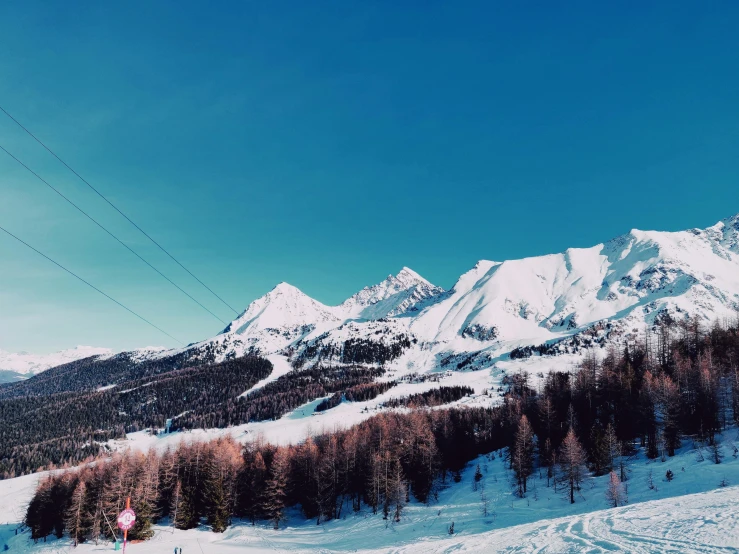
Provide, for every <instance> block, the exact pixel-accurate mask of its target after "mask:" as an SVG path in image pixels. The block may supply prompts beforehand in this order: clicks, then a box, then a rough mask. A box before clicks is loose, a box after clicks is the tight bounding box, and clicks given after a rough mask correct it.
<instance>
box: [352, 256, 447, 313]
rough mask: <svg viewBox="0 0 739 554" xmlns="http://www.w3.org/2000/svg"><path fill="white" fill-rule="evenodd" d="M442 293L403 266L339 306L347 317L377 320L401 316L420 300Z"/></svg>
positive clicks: (441, 290)
mask: <svg viewBox="0 0 739 554" xmlns="http://www.w3.org/2000/svg"><path fill="white" fill-rule="evenodd" d="M442 292H444V289H441V288H439V287H437V286H434V285H432V284H431V283H429V282H428V281H427V280H426V279H424V278H423V277H421V276H420V275H419V274H418V273H416V272H415V271H413V270H412V269H410V268H409V267H403V268H402V269H401V270H400V271H399V272H398V274H397V275H392V274H390V275H388V276H387V278H386V279H385V280H384V281H382V282H381V283H378V284H376V285H373V286H371V287H364V288H363V289H362V290H360V291H359V292H358V293H356V294H355V295H353V296H351V297H350V298H348V299H347V300H346V301H345V302H344V303H343V304H341V306H340V309H341V310H342V311H343V312H344V313H346V314H347V315H348V317H350V318H361V319H379V318H382V317H387V316H394V315H400V314H402V313H405V312H407V311H409V310H413V309H414V306H415V305H416V304H418V303H419V302H420V301H422V300H425V299H427V298H430V297H432V296H436V295H437V294H440V293H442Z"/></svg>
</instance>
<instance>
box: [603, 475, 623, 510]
mask: <svg viewBox="0 0 739 554" xmlns="http://www.w3.org/2000/svg"><path fill="white" fill-rule="evenodd" d="M606 500H607V501H608V505H609V506H611V507H612V508H618V507H619V506H623V505H624V504H626V491H625V490H624V486H623V483H621V479H619V478H618V474H617V473H616V472H615V471H611V473H610V475H609V478H608V488H607V489H606Z"/></svg>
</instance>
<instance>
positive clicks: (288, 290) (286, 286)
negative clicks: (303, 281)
mask: <svg viewBox="0 0 739 554" xmlns="http://www.w3.org/2000/svg"><path fill="white" fill-rule="evenodd" d="M272 293H278V294H302V295H305V293H304V292H303V291H302V290H300V289H299V288H298V287H295V286H293V285H291V284H290V283H287V282H285V281H282V282H280V283H277V284H276V285H275V286H274V287H273V288H272V290H271V291H269V293H267V294H272Z"/></svg>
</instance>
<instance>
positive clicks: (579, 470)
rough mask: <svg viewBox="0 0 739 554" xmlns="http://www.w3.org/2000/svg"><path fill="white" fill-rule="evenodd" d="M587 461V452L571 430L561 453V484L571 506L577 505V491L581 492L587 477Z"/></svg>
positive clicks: (563, 442) (564, 441) (561, 448)
mask: <svg viewBox="0 0 739 554" xmlns="http://www.w3.org/2000/svg"><path fill="white" fill-rule="evenodd" d="M586 459H587V457H586V454H585V450H584V449H583V447H582V446H581V445H580V441H578V440H577V436H575V432H574V431H573V430H572V429H570V430H569V431H568V433H567V436H566V437H565V438H564V440H563V441H562V446H561V447H560V452H559V482H560V484H561V485H563V487H564V489H563V490H564V492H565V494H567V496H568V497H569V499H570V504H574V503H575V491H579V490H580V488H581V486H582V482H583V481H584V480H585V476H586V475H587V470H586V468H585V461H586Z"/></svg>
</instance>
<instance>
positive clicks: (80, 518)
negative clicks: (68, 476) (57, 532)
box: [64, 480, 89, 546]
mask: <svg viewBox="0 0 739 554" xmlns="http://www.w3.org/2000/svg"><path fill="white" fill-rule="evenodd" d="M86 490H87V487H86V485H85V482H84V481H82V480H80V481H78V482H77V485H76V486H75V488H74V492H73V493H72V499H71V501H70V503H69V507H68V508H67V513H66V515H65V518H64V527H66V529H67V532H68V533H69V536H70V537H71V538H72V543H73V544H74V546H77V545H78V544H80V543H81V542H84V541H85V539H86V538H87V534H88V532H89V525H88V522H87V513H86V511H85V493H86Z"/></svg>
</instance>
